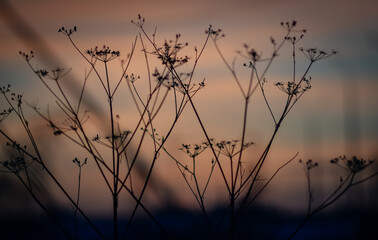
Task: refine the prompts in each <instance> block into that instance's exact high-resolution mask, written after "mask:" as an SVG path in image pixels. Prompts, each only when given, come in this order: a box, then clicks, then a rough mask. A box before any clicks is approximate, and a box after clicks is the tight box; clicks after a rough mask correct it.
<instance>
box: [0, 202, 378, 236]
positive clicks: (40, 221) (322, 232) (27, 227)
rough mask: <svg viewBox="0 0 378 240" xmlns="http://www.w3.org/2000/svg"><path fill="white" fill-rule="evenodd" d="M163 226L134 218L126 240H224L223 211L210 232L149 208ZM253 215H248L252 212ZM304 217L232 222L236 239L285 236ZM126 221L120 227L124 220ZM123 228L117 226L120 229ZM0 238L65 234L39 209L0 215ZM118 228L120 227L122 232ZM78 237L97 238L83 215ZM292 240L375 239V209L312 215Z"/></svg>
mask: <svg viewBox="0 0 378 240" xmlns="http://www.w3.org/2000/svg"><path fill="white" fill-rule="evenodd" d="M56 214H58V215H59V218H60V219H63V224H64V225H65V226H66V227H67V228H69V229H70V231H71V232H73V216H72V213H62V212H61V213H57V212H56ZM154 214H155V216H156V218H157V219H158V220H159V222H160V223H161V224H162V225H163V226H164V227H165V229H166V230H167V232H168V235H167V234H166V233H164V232H162V230H161V229H159V228H158V227H157V225H156V224H155V223H154V222H153V221H151V220H150V218H148V217H146V218H143V217H139V218H137V219H136V220H135V221H134V222H133V223H132V225H131V228H130V229H131V230H130V231H129V232H128V235H127V239H154V240H157V239H180V240H181V239H228V236H229V235H228V233H227V230H226V231H225V230H224V227H225V225H226V224H227V222H226V220H225V221H223V223H219V219H221V218H222V215H223V212H221V211H214V212H213V213H211V219H212V225H213V234H212V235H210V234H209V232H208V228H207V225H206V223H205V221H204V219H203V217H202V215H200V214H198V213H193V212H188V211H184V210H177V209H176V210H173V209H169V210H164V211H160V212H156V213H154ZM251 216H253V217H251ZM302 217H303V216H295V215H291V214H289V213H285V212H282V211H278V210H273V209H269V208H264V207H259V208H256V209H254V210H251V211H249V212H247V213H245V214H244V217H243V219H241V220H240V221H239V222H238V224H237V232H238V235H237V239H258V240H259V239H287V238H288V236H289V235H290V233H291V232H292V231H293V230H294V229H295V228H296V226H298V224H299V223H300V221H301V220H302ZM94 222H95V224H96V225H97V226H98V228H99V229H100V230H101V231H102V232H103V233H104V234H105V236H109V238H111V236H112V220H111V219H95V220H94ZM126 223H127V222H126V220H122V221H121V222H120V226H125V225H126ZM123 228H124V227H122V228H121V229H123ZM0 232H1V235H0V239H4V240H7V239H11V240H13V239H15V240H17V239H20V240H22V239H28V240H33V239H38V240H39V239H41V240H42V239H67V238H66V237H65V236H64V235H63V233H62V232H61V230H60V229H59V228H58V227H57V226H56V225H55V224H54V223H53V222H52V221H51V220H50V219H49V218H48V217H47V216H46V215H44V214H40V215H39V216H29V217H26V216H24V217H20V216H18V217H16V216H5V215H4V214H1V215H0ZM121 232H122V231H121ZM79 239H83V240H84V239H91V240H92V239H99V237H98V236H97V235H96V233H95V232H94V231H93V230H92V229H91V228H90V226H89V225H88V224H86V223H85V222H84V221H83V220H82V219H81V220H80V221H79ZM294 239H298V240H299V239H306V240H312V239H313V240H319V239H320V240H327V239H330V240H331V239H332V240H338V239H342V240H352V239H353V240H354V239H356V240H357V239H358V240H360V239H361V240H375V239H378V211H377V209H376V208H375V209H370V210H369V209H368V210H366V209H365V210H363V211H362V210H350V209H349V210H342V211H340V210H339V211H333V212H331V213H330V212H326V213H323V214H320V215H318V216H314V217H313V218H312V219H311V220H310V221H309V222H308V223H307V224H306V225H305V226H304V228H303V229H302V230H301V231H300V232H299V233H298V234H297V235H296V236H295V238H294Z"/></svg>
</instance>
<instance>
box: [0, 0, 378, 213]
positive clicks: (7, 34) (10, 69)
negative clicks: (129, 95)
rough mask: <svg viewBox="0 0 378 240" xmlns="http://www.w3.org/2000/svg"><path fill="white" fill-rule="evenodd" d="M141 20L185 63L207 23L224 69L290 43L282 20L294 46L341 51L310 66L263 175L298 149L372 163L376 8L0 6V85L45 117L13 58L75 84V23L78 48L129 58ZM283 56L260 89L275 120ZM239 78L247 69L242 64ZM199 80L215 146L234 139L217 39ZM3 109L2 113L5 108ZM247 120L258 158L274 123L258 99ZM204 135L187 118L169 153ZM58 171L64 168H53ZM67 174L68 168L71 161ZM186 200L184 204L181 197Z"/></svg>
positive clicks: (297, 2)
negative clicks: (174, 42)
mask: <svg viewBox="0 0 378 240" xmlns="http://www.w3.org/2000/svg"><path fill="white" fill-rule="evenodd" d="M138 14H141V15H142V16H143V17H145V18H146V23H145V28H146V30H147V31H148V32H149V33H150V34H152V32H153V31H154V29H155V26H156V27H157V34H156V36H157V42H158V43H163V41H164V40H166V39H173V38H174V37H175V34H176V33H181V35H182V41H183V42H188V43H189V46H188V47H187V52H188V54H189V56H190V54H194V51H193V49H194V46H197V47H200V46H201V45H202V44H203V42H204V40H205V37H206V35H205V30H206V29H207V28H208V26H209V25H210V24H212V25H213V26H214V28H215V29H218V28H221V29H222V31H223V32H224V33H225V34H226V37H225V38H224V39H222V40H220V41H219V46H220V47H221V49H222V51H223V53H224V55H225V56H226V58H227V59H228V60H229V62H231V61H232V60H233V59H234V57H235V56H238V55H237V53H236V51H238V50H242V49H243V44H244V43H246V44H248V45H249V46H251V47H253V48H255V49H256V50H257V52H258V53H262V54H263V56H267V55H269V54H270V53H271V50H272V48H271V44H270V40H269V39H270V37H271V36H272V37H274V38H275V39H276V40H277V41H279V40H281V39H282V37H283V36H284V34H285V29H283V28H282V27H281V25H280V22H282V21H284V22H285V21H292V20H296V21H297V22H298V28H299V29H302V28H304V29H306V30H307V33H306V35H305V37H304V38H303V39H302V40H301V41H300V42H299V43H298V47H304V48H310V47H316V48H319V49H321V50H324V51H326V52H327V51H331V50H332V49H334V50H336V51H337V52H338V54H337V55H336V56H333V57H331V58H328V59H325V60H324V61H320V62H317V63H316V64H315V66H314V67H313V68H312V69H311V71H310V76H311V77H312V89H311V90H310V91H309V92H308V93H307V94H306V95H305V96H304V97H303V98H302V99H301V101H300V102H299V103H298V105H297V106H295V108H294V109H293V111H292V112H291V113H290V115H289V117H288V118H287V119H286V122H284V124H283V126H282V129H281V130H280V133H279V136H278V138H277V141H276V142H275V145H274V147H273V150H272V152H271V159H272V162H268V163H267V165H266V168H267V169H266V174H267V175H270V174H271V173H272V172H273V171H274V170H275V169H276V168H277V167H278V166H280V165H282V163H283V162H284V161H285V160H286V161H287V160H288V159H290V158H291V157H292V156H294V155H295V154H296V153H297V152H299V156H298V158H302V159H308V158H313V159H315V160H317V161H319V162H322V163H323V164H324V165H326V164H328V163H327V162H328V160H329V159H331V158H334V157H336V156H338V155H343V154H347V155H349V156H351V155H358V156H361V157H364V158H367V159H370V158H377V157H378V150H377V146H378V125H377V123H378V111H377V103H378V94H377V91H378V25H377V23H378V2H377V1H375V0H360V1H354V0H334V1H329V0H317V1H308V0H285V1H282V0H250V1H248V0H233V1H226V0H218V1H216V0H191V1H181V0H175V1H173V0H162V1H156V0H147V1H142V0H141V1H129V0H126V1H118V0H117V1H116V0H111V1H99V0H83V1H73V0H72V1H71V0H65V1H57V0H56V1H51V0H34V1H28V0H13V1H3V0H0V86H3V85H7V84H11V85H12V90H13V91H16V92H21V93H23V94H24V98H25V99H26V100H27V101H28V102H32V103H33V102H36V101H38V105H39V106H40V107H41V109H46V106H47V104H48V103H47V101H51V97H49V96H48V95H47V91H46V92H45V91H44V90H41V89H42V85H41V83H40V82H38V79H37V77H36V76H35V75H33V72H32V71H31V70H30V69H29V68H28V66H27V64H26V63H25V61H24V60H23V59H22V57H20V55H19V54H18V52H19V51H20V50H22V51H25V52H28V51H30V50H33V51H34V53H35V55H36V57H35V59H34V61H35V62H34V64H36V65H38V66H47V68H52V67H56V66H57V65H59V66H62V67H65V68H70V67H71V68H72V72H71V73H70V75H69V77H72V79H79V80H80V79H82V77H83V75H84V71H85V69H88V68H89V67H88V66H87V65H86V64H85V62H84V61H83V60H82V59H81V58H80V56H79V55H78V54H77V52H75V50H74V49H73V48H72V46H71V45H70V44H69V42H68V40H67V38H66V37H65V36H64V35H62V34H60V33H58V29H59V28H60V27H62V26H65V27H68V28H70V27H73V26H77V29H78V32H77V33H75V35H73V39H74V40H75V41H76V43H77V45H78V46H79V48H81V50H83V51H85V50H87V49H90V48H93V47H94V46H96V45H99V46H102V45H103V44H106V45H109V46H110V47H111V48H112V49H115V50H119V51H121V56H125V55H126V54H127V53H129V52H130V49H131V44H132V42H133V41H134V39H135V37H136V36H137V35H138V33H139V29H138V28H137V27H136V26H135V25H133V24H132V23H131V20H136V19H137V15H138ZM136 53H137V54H139V55H138V56H136V57H135V58H136V61H135V62H133V64H132V67H133V72H136V73H139V74H141V75H142V74H145V65H143V62H138V61H143V55H142V54H141V53H140V44H139V43H138V45H137V50H136ZM122 54H123V55H122ZM290 54H291V52H290V46H289V45H287V46H286V47H284V49H283V50H282V53H281V54H280V56H279V57H278V58H277V61H276V62H275V64H273V66H272V68H271V69H270V72H269V74H268V75H267V80H268V83H267V84H268V85H267V92H268V96H269V98H270V99H271V101H272V105H273V111H274V112H275V113H276V114H278V113H279V112H280V111H281V109H280V107H281V106H282V101H284V99H285V98H284V95H283V93H282V92H280V91H279V90H278V89H277V88H275V87H274V84H275V83H276V82H278V81H282V82H285V81H288V80H289V79H290V77H291V74H292V65H291V64H292V61H291V58H290V56H291V55H290ZM192 56H193V55H192ZM243 61H244V59H242V58H241V57H238V58H237V60H236V63H237V64H240V66H242V64H243V63H244V62H243ZM305 63H306V58H305V57H303V56H301V53H300V52H299V51H298V64H299V65H298V66H299V67H298V75H299V74H300V73H301V70H302V71H303V68H304V66H305ZM112 64H113V66H112V69H114V72H115V73H118V72H119V71H120V70H119V63H118V62H115V61H114V62H113V63H112ZM189 64H192V62H189ZM41 68H42V67H41ZM238 69H240V71H241V72H242V71H245V69H243V67H240V68H238ZM143 71H144V72H143ZM196 74H197V75H195V76H196V77H197V78H196V81H201V80H202V79H204V78H206V87H205V88H204V89H203V90H202V91H200V92H199V93H198V95H197V96H196V98H195V101H196V103H197V105H198V110H199V112H200V114H201V115H202V116H203V120H204V124H205V126H206V127H207V128H208V131H209V133H210V135H211V136H212V137H214V138H216V139H219V140H223V139H237V138H240V134H241V128H240V126H241V121H242V110H243V99H242V97H241V95H240V92H239V89H238V88H237V85H236V84H235V82H234V81H233V79H232V75H231V74H230V72H229V71H228V70H227V69H226V67H225V65H224V64H223V62H222V60H221V58H220V57H219V55H217V53H216V51H215V48H214V44H213V43H212V42H209V44H208V46H207V48H206V49H205V52H204V56H203V58H202V59H201V60H200V61H199V67H198V71H197V73H196ZM115 76H117V75H115ZM241 76H242V74H241ZM91 90H92V92H90V93H88V99H89V100H88V101H89V102H90V103H94V104H96V103H98V102H101V101H103V102H104V101H106V100H101V94H100V93H99V92H98V91H96V90H95V89H91ZM37 99H38V100H37ZM104 99H105V98H104ZM1 101H2V100H1ZM51 106H53V102H50V107H51ZM0 107H1V108H3V107H4V104H3V102H1V103H0ZM52 108H53V107H52ZM1 110H2V109H1ZM130 114H131V113H128V112H127V110H125V109H123V110H120V115H121V116H124V117H125V118H127V117H132V115H130ZM134 116H135V115H134ZM167 116H168V115H167ZM249 117H250V118H249V122H248V127H247V138H248V139H249V140H250V141H254V142H255V143H256V151H260V152H261V151H262V149H263V146H265V145H264V144H266V141H267V139H268V136H270V134H271V133H272V131H273V127H274V126H273V122H272V120H271V119H270V118H269V112H268V110H267V109H266V107H265V106H264V102H263V100H262V98H261V93H260V92H256V95H255V96H254V97H253V98H252V100H251V106H250V115H249ZM30 118H33V120H34V121H35V122H36V125H38V118H37V117H36V116H34V115H33V114H31V117H30ZM166 122H167V121H164V119H163V118H162V119H161V120H160V121H159V123H158V124H160V125H158V126H159V127H160V129H161V131H162V132H163V131H164V130H165V129H166V128H167V126H168V125H167V123H166ZM43 124H44V123H43ZM43 124H39V125H43ZM168 124H169V123H168ZM7 126H8V125H7ZM125 127H126V128H127V126H125ZM130 128H131V127H130ZM46 132H48V131H47V130H46ZM201 134H202V133H201V131H200V129H199V126H198V123H196V122H195V118H194V116H193V113H192V111H191V110H190V109H187V111H186V112H185V114H184V116H183V119H182V120H181V122H179V125H178V127H177V129H175V134H174V135H173V136H172V139H171V141H170V142H168V144H169V145H168V146H169V147H170V148H171V149H176V150H177V148H178V147H180V145H181V143H196V142H202V141H203V140H204V136H203V135H201ZM188 141H189V142H188ZM176 150H174V151H176ZM254 153H255V152H253V151H252V152H251V154H254ZM255 155H256V156H257V155H258V154H255ZM274 159H276V160H274ZM375 165H377V164H375ZM57 166H60V165H59V164H58V163H57ZM63 166H64V167H70V165H69V164H63ZM162 166H165V165H164V164H162ZM376 168H377V166H375V169H376ZM158 169H159V167H158ZM162 169H163V168H162ZM173 169H174V168H173ZM324 171H325V173H327V171H326V170H324ZM294 172H295V173H294ZM323 173H324V172H323ZM59 174H62V176H63V173H59ZM175 174H176V176H178V177H180V176H179V175H177V173H175ZM283 174H294V175H292V176H295V177H293V178H287V179H286V178H285V179H284V180H283V181H282V183H285V184H289V185H291V184H297V183H298V181H297V179H298V178H303V179H304V175H303V172H302V169H301V166H298V164H297V163H293V166H291V167H289V168H288V170H287V171H286V172H285V173H283ZM88 175H89V176H90V175H91V174H89V173H88ZM168 175H170V174H164V173H163V174H160V176H159V177H160V178H161V179H162V181H170V180H169V177H168ZM89 178H90V177H89ZM325 179H328V177H325ZM329 179H331V178H329ZM337 179H338V178H336V181H337ZM68 184H70V182H68ZM87 186H88V189H89V190H88V193H87V194H88V196H89V195H90V194H91V192H92V193H93V192H94V191H95V189H96V186H95V185H94V184H92V185H91V184H90V183H89V180H88V183H87ZM299 186H300V187H303V186H304V185H303V184H299ZM173 188H175V187H174V186H173ZM303 189H304V188H303ZM274 191H276V192H278V193H284V192H285V191H288V192H289V193H292V194H294V196H296V197H305V195H304V196H302V195H301V194H302V193H300V192H298V193H297V192H295V191H294V190H287V189H286V188H285V187H282V186H281V185H279V184H276V185H272V189H271V192H274ZM290 191H292V192H290ZM364 194H367V193H365V192H364ZM289 195H290V194H289ZM275 196H276V195H274V194H271V195H270V194H267V196H266V199H265V200H266V201H267V202H272V203H275V201H277V200H275ZM213 198H216V196H213ZM84 199H85V198H84ZM88 199H89V197H88ZM88 199H87V201H89V200H88ZM282 199H285V197H283V198H282ZM287 199H288V200H287V202H285V203H283V205H285V206H286V207H288V208H296V206H297V205H296V204H293V202H291V201H290V200H289V197H288V198H287ZM84 201H85V200H84ZM181 201H183V204H185V203H186V202H185V201H186V200H184V199H181ZM366 201H367V202H369V200H367V199H366ZM294 205H295V206H294ZM93 209H95V206H93Z"/></svg>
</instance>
